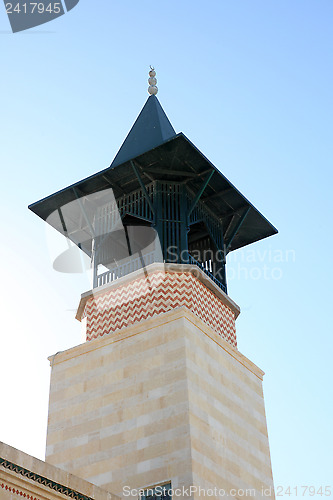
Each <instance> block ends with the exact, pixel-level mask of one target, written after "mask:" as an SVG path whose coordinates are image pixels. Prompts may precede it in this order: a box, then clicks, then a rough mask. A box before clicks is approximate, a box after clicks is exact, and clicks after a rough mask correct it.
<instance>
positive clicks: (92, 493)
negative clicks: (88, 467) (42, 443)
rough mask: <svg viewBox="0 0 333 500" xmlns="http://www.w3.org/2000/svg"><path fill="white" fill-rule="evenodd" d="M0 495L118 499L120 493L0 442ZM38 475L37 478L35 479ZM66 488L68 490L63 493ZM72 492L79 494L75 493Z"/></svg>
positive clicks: (5, 499)
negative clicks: (106, 489) (117, 494)
mask: <svg viewBox="0 0 333 500" xmlns="http://www.w3.org/2000/svg"><path fill="white" fill-rule="evenodd" d="M0 460H1V462H0V499H1V500H18V499H19V498H26V499H27V500H61V499H63V500H65V499H69V498H82V495H84V496H85V499H86V500H117V499H118V498H119V497H117V496H116V495H113V494H111V493H110V492H108V491H105V490H102V489H101V488H99V487H98V486H96V485H94V484H91V483H88V482H87V481H85V480H83V479H82V478H79V477H76V476H74V475H73V474H70V473H68V472H66V471H63V470H60V469H59V468H57V467H54V466H53V465H50V464H48V463H45V462H43V461H41V460H38V459H37V458H35V457H32V456H31V455H28V454H26V453H24V452H22V451H20V450H17V449H16V448H13V447H12V446H9V445H7V444H5V443H2V442H0ZM38 478H39V479H38ZM66 491H67V493H66ZM75 493H77V494H79V495H81V497H80V496H79V495H78V496H75Z"/></svg>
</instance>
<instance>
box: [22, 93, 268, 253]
mask: <svg viewBox="0 0 333 500" xmlns="http://www.w3.org/2000/svg"><path fill="white" fill-rule="evenodd" d="M133 164H135V168H136V169H137V172H139V175H140V178H141V181H142V183H143V184H145V185H147V184H150V183H151V182H152V181H155V180H156V181H158V180H163V181H166V182H168V181H170V182H180V183H185V184H186V186H187V188H188V190H189V192H190V193H193V196H196V194H197V193H198V192H200V190H201V188H202V186H203V184H204V183H205V179H207V175H208V176H210V174H211V173H212V172H213V175H212V177H211V178H210V180H209V182H208V184H207V185H206V187H205V189H204V192H203V193H202V196H201V198H200V203H202V202H203V203H204V204H205V206H206V207H207V208H208V209H209V210H210V211H211V212H213V214H214V215H215V216H216V217H218V218H219V219H220V220H221V221H222V224H223V233H224V239H225V240H226V239H230V235H232V243H231V244H230V247H229V249H228V251H232V250H236V249H238V248H241V247H243V246H246V245H248V244H250V243H253V242H255V241H258V240H261V239H263V238H266V237H268V236H271V235H273V234H276V233H277V230H276V229H275V227H274V226H273V225H272V224H271V223H270V222H269V221H268V220H267V219H266V218H265V217H264V216H263V215H262V214H261V213H260V212H259V211H258V210H257V209H256V208H255V207H254V206H253V205H252V204H251V203H250V202H249V201H248V200H247V199H246V198H245V197H244V196H243V195H242V194H241V193H240V192H239V191H238V190H237V189H236V188H235V186H233V184H231V182H230V181H229V180H228V179H227V178H226V177H225V176H224V175H223V174H222V173H221V172H220V171H219V170H218V169H217V168H216V167H215V166H214V165H213V164H212V163H211V162H210V161H209V160H208V159H207V158H206V157H205V156H204V155H203V154H202V153H201V152H200V151H199V150H198V148H196V146H194V144H192V142H191V141H190V140H189V139H188V138H187V137H186V136H185V135H184V134H183V133H180V134H177V135H176V134H175V131H174V129H173V127H172V125H171V123H170V122H169V120H168V118H167V116H166V114H165V113H164V111H163V109H162V107H161V105H160V103H159V101H158V99H157V98H156V97H155V96H150V97H149V98H148V99H147V102H146V103H145V105H144V107H143V109H142V111H141V113H140V114H139V116H138V118H137V120H136V122H135V123H134V125H133V127H132V129H131V130H130V132H129V134H128V136H127V137H126V139H125V141H124V143H123V145H122V146H121V148H120V150H119V152H118V153H117V155H116V157H115V159H114V160H113V162H112V164H111V166H110V167H108V168H106V169H105V170H102V171H101V172H98V173H97V174H94V175H92V176H91V177H88V178H86V179H83V180H82V181H79V182H77V183H76V184H73V185H72V186H69V187H67V188H65V189H63V190H61V191H59V192H57V193H55V194H53V195H51V196H49V197H47V198H44V199H43V200H41V201H38V202H36V203H33V204H32V205H30V206H29V208H30V209H31V210H32V211H33V212H34V213H36V214H37V215H38V216H39V217H41V218H42V219H43V220H44V221H46V220H47V219H48V218H49V216H50V215H51V214H52V213H53V212H54V211H57V210H59V209H61V208H62V207H64V206H65V205H66V204H68V203H70V202H72V201H73V200H75V199H78V198H79V197H83V196H87V195H90V194H92V193H97V192H100V191H102V190H106V189H110V188H111V189H112V190H113V194H114V196H115V198H116V199H117V198H120V197H121V196H122V195H124V194H128V193H131V192H132V191H135V190H136V189H138V188H140V182H139V180H138V177H137V175H136V174H135V171H134V169H133ZM243 219H244V220H243ZM240 221H241V224H239V222H240ZM48 222H50V219H49V220H48ZM73 222H74V221H73ZM238 226H239V228H238ZM237 228H238V229H237ZM57 229H58V228H57ZM88 247H89V243H88V242H87V248H86V249H84V250H85V251H86V252H87V253H88V254H89V249H88Z"/></svg>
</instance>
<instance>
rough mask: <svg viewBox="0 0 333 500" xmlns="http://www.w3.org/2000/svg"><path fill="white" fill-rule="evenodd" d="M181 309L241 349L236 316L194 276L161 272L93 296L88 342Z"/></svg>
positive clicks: (88, 313)
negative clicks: (183, 308)
mask: <svg viewBox="0 0 333 500" xmlns="http://www.w3.org/2000/svg"><path fill="white" fill-rule="evenodd" d="M181 306H185V307H187V308H188V309H189V310H190V311H192V312H193V313H194V314H195V315H196V316H198V317H199V318H200V319H202V320H203V321H204V322H205V323H206V324H208V325H209V326H210V327H211V328H213V329H214V330H215V331H216V332H217V333H218V334H219V335H221V337H223V338H224V339H225V340H226V341H227V342H229V343H230V344H231V345H232V346H233V347H237V341H236V328H235V314H234V312H233V311H232V310H231V309H230V308H229V307H228V306H227V305H225V304H224V303H223V302H222V301H221V300H220V299H219V298H218V297H217V296H216V295H215V294H214V293H213V292H212V291H211V290H209V289H208V288H207V287H206V286H205V285H204V284H203V283H201V281H200V280H199V279H198V278H196V277H195V276H194V275H193V274H192V273H191V272H169V271H167V272H160V271H158V272H154V273H152V274H149V276H148V277H144V276H141V277H139V278H137V279H134V280H133V281H131V282H128V283H125V284H123V285H122V286H119V287H118V288H115V289H112V288H111V289H107V290H105V293H98V294H96V295H92V296H91V297H90V298H89V299H88V300H87V302H86V304H85V307H84V311H83V314H82V318H84V317H86V318H87V340H92V339H95V338H97V337H101V336H103V335H105V334H108V333H111V332H114V331H116V330H119V329H121V328H124V327H126V326H129V325H132V324H134V323H137V322H139V321H141V320H144V319H147V318H150V317H152V316H155V315H157V314H161V313H164V312H167V311H170V310H172V309H175V308H176V307H181ZM82 318H81V319H82Z"/></svg>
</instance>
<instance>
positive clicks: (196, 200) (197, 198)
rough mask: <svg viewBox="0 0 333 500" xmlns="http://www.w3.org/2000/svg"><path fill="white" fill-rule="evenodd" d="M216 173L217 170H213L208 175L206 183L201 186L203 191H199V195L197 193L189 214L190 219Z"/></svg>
mask: <svg viewBox="0 0 333 500" xmlns="http://www.w3.org/2000/svg"><path fill="white" fill-rule="evenodd" d="M214 173H215V170H211V171H210V172H209V174H208V175H207V177H206V179H205V180H204V182H203V184H202V186H201V189H200V190H199V191H198V193H197V195H196V197H195V198H194V200H193V203H192V205H191V207H190V209H189V211H188V214H187V218H188V219H189V217H190V215H191V213H192V212H193V210H194V209H195V207H196V206H197V204H198V201H199V200H200V198H201V196H202V194H203V192H204V191H205V189H206V187H207V186H208V183H209V181H210V180H211V178H212V177H213V175H214Z"/></svg>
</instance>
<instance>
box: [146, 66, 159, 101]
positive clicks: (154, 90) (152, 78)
mask: <svg viewBox="0 0 333 500" xmlns="http://www.w3.org/2000/svg"><path fill="white" fill-rule="evenodd" d="M155 77H156V71H155V69H154V68H153V66H150V71H149V78H148V83H149V87H148V94H150V95H156V94H157V92H158V88H157V87H156V83H157V79H156V78H155Z"/></svg>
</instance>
